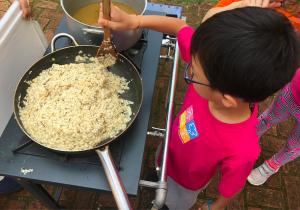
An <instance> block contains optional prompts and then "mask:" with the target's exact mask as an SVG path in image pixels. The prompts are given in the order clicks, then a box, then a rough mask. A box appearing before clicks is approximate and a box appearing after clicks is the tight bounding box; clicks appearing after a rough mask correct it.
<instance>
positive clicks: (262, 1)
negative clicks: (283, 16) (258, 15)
mask: <svg viewBox="0 0 300 210" xmlns="http://www.w3.org/2000/svg"><path fill="white" fill-rule="evenodd" d="M281 2H282V0H276V1H270V0H242V1H241V5H240V7H269V8H275V7H280V6H281Z"/></svg>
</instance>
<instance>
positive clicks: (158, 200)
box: [152, 42, 179, 209]
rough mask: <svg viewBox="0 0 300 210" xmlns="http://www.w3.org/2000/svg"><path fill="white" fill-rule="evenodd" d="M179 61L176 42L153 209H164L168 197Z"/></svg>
mask: <svg viewBox="0 0 300 210" xmlns="http://www.w3.org/2000/svg"><path fill="white" fill-rule="evenodd" d="M178 60H179V48H178V43H177V42H176V45H175V54H174V63H173V69H172V78H171V88H170V96H169V106H168V115H167V126H166V135H165V145H164V151H163V159H162V166H161V176H160V180H159V185H160V186H158V189H156V193H155V200H154V201H153V207H152V208H153V209H160V208H162V206H163V205H164V203H165V200H166V196H167V184H166V182H167V176H166V169H167V156H168V145H169V139H170V136H171V126H172V119H173V108H174V97H175V88H176V82H177V75H178V71H177V69H178Z"/></svg>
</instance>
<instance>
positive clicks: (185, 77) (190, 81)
mask: <svg viewBox="0 0 300 210" xmlns="http://www.w3.org/2000/svg"><path fill="white" fill-rule="evenodd" d="M191 67H192V63H191V62H190V63H188V64H187V65H186V67H185V68H184V77H183V78H184V80H185V82H186V83H187V84H191V83H195V84H198V85H203V86H206V87H211V85H209V84H205V83H202V82H197V81H195V80H193V76H194V73H193V71H192V76H191V77H189V74H188V70H189V68H191Z"/></svg>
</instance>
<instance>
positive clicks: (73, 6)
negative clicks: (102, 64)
mask: <svg viewBox="0 0 300 210" xmlns="http://www.w3.org/2000/svg"><path fill="white" fill-rule="evenodd" d="M98 2H99V0H84V1H83V0H60V4H61V7H62V9H63V11H64V12H65V14H66V17H67V25H68V29H69V33H70V34H71V35H72V36H74V37H75V39H76V40H77V41H78V42H79V44H81V45H99V44H100V43H101V42H102V39H103V30H102V28H101V27H97V26H92V25H88V24H85V23H82V22H80V21H79V20H77V19H75V18H74V17H73V16H72V15H73V14H74V13H75V12H76V11H78V10H79V9H80V8H82V7H84V6H86V5H89V4H92V3H98ZM100 2H101V1H100ZM112 2H120V3H124V4H127V5H128V6H130V7H132V8H133V9H134V10H135V11H137V12H138V14H140V15H143V14H144V12H145V10H146V7H147V0H112ZM141 34H142V31H141V29H135V30H127V31H113V32H112V40H113V42H114V44H115V45H116V48H117V50H118V51H122V50H126V49H128V48H130V47H132V46H133V45H134V44H135V43H136V42H137V41H138V40H139V39H140V37H141Z"/></svg>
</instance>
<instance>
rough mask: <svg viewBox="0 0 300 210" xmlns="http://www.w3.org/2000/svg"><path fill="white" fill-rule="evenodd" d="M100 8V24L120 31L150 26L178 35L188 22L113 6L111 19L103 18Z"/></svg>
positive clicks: (150, 27)
mask: <svg viewBox="0 0 300 210" xmlns="http://www.w3.org/2000/svg"><path fill="white" fill-rule="evenodd" d="M101 11H102V9H101V8H100V14H99V21H98V22H99V24H100V25H101V26H105V27H109V28H110V29H112V30H116V31H120V30H127V29H136V28H149V29H152V30H155V31H159V32H162V33H167V34H174V35H176V34H177V32H178V31H179V30H180V29H181V28H182V27H184V26H186V25H187V24H186V22H185V21H183V20H181V19H179V18H172V17H165V16H156V15H129V14H127V13H126V12H124V11H122V10H121V9H119V8H118V7H115V6H112V10H111V19H112V20H111V21H108V20H105V19H103V18H102V17H103V14H102V12H101Z"/></svg>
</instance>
